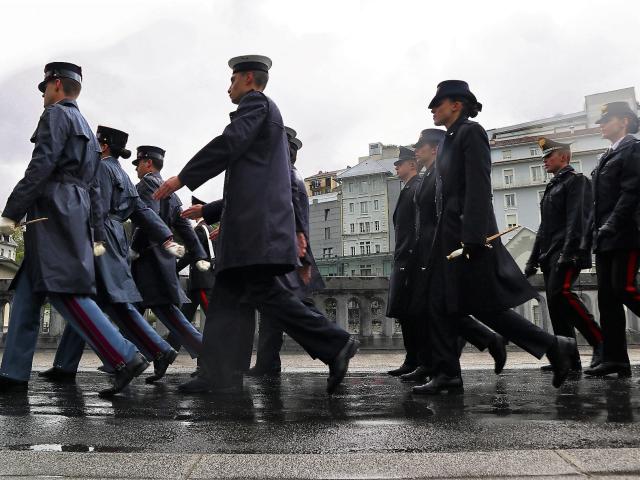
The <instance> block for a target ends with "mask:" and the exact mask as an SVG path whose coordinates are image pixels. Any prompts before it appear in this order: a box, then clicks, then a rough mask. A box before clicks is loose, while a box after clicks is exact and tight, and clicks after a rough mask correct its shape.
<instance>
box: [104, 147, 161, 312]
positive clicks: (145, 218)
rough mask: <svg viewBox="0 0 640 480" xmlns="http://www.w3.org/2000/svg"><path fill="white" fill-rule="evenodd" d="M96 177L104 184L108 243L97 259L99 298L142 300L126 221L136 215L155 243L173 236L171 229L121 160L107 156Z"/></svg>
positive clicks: (134, 301)
mask: <svg viewBox="0 0 640 480" xmlns="http://www.w3.org/2000/svg"><path fill="white" fill-rule="evenodd" d="M96 180H97V182H98V183H99V186H100V199H101V203H102V212H103V222H104V230H105V246H106V252H105V253H104V255H101V256H99V257H96V259H95V261H96V280H97V282H98V299H99V300H100V301H101V302H106V303H137V302H140V301H141V300H142V297H141V296H140V292H139V291H138V288H137V287H136V284H135V282H134V280H133V276H132V274H131V266H130V264H129V259H128V257H129V240H128V238H127V235H126V233H125V230H124V225H123V223H124V222H125V221H127V220H128V219H129V218H131V219H133V221H135V223H136V225H140V226H142V228H144V229H145V231H146V232H147V233H148V235H149V237H150V238H151V239H152V240H153V241H154V242H155V243H162V242H163V241H164V240H166V239H167V238H169V237H170V236H171V230H169V227H167V226H166V225H165V223H164V222H163V221H162V219H161V218H160V217H159V216H158V215H157V214H156V213H155V212H154V211H153V210H151V208H149V207H148V206H147V205H146V204H145V203H144V202H143V201H142V200H140V196H139V195H138V191H137V190H136V187H135V186H134V185H133V183H132V182H131V179H130V178H129V175H127V173H126V172H125V171H124V170H123V169H122V166H121V165H120V162H118V160H116V159H115V158H113V157H107V158H103V159H102V160H101V162H100V167H99V169H98V174H97V176H96Z"/></svg>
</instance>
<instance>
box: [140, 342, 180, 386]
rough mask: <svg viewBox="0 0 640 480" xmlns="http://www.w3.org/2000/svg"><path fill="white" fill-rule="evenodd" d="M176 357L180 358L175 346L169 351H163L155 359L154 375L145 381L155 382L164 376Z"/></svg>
mask: <svg viewBox="0 0 640 480" xmlns="http://www.w3.org/2000/svg"><path fill="white" fill-rule="evenodd" d="M176 358H178V352H176V351H175V350H174V349H173V348H171V349H169V351H168V352H164V353H161V354H160V355H159V356H158V357H157V358H155V359H154V360H153V375H151V376H149V377H147V378H146V379H145V380H144V381H145V383H153V382H156V381H158V380H160V379H161V378H162V377H164V374H165V373H167V369H168V368H169V365H171V364H172V363H173V362H174V361H175V360H176Z"/></svg>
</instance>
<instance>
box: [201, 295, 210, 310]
mask: <svg viewBox="0 0 640 480" xmlns="http://www.w3.org/2000/svg"><path fill="white" fill-rule="evenodd" d="M200 302H201V304H202V308H203V310H204V313H207V310H209V299H208V298H207V292H206V291H204V290H200Z"/></svg>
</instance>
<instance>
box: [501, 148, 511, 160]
mask: <svg viewBox="0 0 640 480" xmlns="http://www.w3.org/2000/svg"><path fill="white" fill-rule="evenodd" d="M502 159H503V160H511V150H502Z"/></svg>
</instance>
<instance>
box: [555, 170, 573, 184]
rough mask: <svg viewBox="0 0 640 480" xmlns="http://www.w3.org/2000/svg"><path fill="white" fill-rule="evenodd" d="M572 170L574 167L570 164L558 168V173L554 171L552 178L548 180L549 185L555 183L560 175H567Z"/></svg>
mask: <svg viewBox="0 0 640 480" xmlns="http://www.w3.org/2000/svg"><path fill="white" fill-rule="evenodd" d="M573 170H574V168H573V167H572V166H571V165H567V166H566V167H563V168H562V169H560V170H559V171H558V173H556V174H555V175H554V176H553V178H552V179H551V180H549V185H553V184H555V183H558V182H559V181H560V179H561V178H562V177H564V176H565V175H567V174H568V173H570V172H573Z"/></svg>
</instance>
